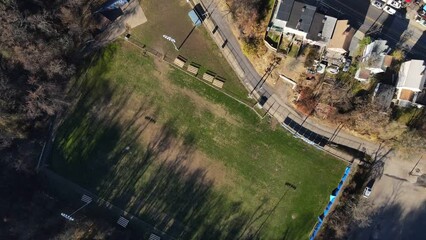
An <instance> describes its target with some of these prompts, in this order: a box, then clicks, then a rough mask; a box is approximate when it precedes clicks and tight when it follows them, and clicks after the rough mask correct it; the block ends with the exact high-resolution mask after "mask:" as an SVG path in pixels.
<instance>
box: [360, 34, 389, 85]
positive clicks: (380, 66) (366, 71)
mask: <svg viewBox="0 0 426 240" xmlns="http://www.w3.org/2000/svg"><path fill="white" fill-rule="evenodd" d="M389 51H390V48H389V46H388V45H387V41H386V40H376V41H374V42H372V43H370V44H368V45H367V46H366V47H365V49H364V52H363V54H362V57H361V63H360V68H359V69H358V70H357V71H356V73H355V79H357V80H359V81H361V82H364V81H367V80H368V79H369V78H370V76H372V75H374V74H378V73H383V72H385V71H386V69H387V68H388V67H389V66H390V65H391V64H392V56H390V55H387V53H389Z"/></svg>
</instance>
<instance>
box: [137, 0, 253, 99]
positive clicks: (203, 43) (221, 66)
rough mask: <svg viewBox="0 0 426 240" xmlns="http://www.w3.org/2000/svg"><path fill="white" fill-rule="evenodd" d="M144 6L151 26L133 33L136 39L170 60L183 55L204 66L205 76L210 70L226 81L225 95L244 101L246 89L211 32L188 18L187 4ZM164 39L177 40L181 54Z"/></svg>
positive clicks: (146, 1) (145, 0)
mask: <svg viewBox="0 0 426 240" xmlns="http://www.w3.org/2000/svg"><path fill="white" fill-rule="evenodd" d="M141 6H142V8H143V10H144V12H145V14H146V17H147V19H148V22H146V23H144V24H142V25H141V26H139V27H137V28H135V29H133V30H132V39H135V40H137V41H138V42H140V43H142V44H146V45H147V46H149V47H151V48H154V49H155V50H157V51H159V52H161V53H163V54H166V55H167V56H168V57H170V58H175V57H176V56H178V55H181V56H183V57H185V58H187V59H188V62H190V63H191V62H194V63H196V64H199V65H201V68H200V73H201V74H202V73H203V72H205V71H206V70H210V71H212V72H214V73H216V74H217V75H219V76H221V77H223V78H225V79H226V82H225V85H224V90H225V91H227V92H229V93H232V94H233V95H236V96H238V97H240V98H246V97H247V91H246V89H245V88H244V87H243V86H242V85H241V83H240V80H239V79H238V77H237V76H236V75H235V73H234V71H233V70H232V68H231V67H230V66H229V64H228V62H227V61H226V59H225V58H224V57H223V56H222V54H221V52H220V50H219V48H218V46H217V45H216V43H215V42H214V41H213V40H212V39H211V38H210V35H209V33H208V32H207V30H206V29H205V28H204V27H203V26H199V27H196V28H194V25H193V23H192V21H191V20H190V18H189V16H188V12H189V11H190V10H191V8H190V5H189V4H188V3H187V2H186V0H173V1H170V0H156V1H152V0H142V1H141ZM163 35H168V36H171V37H173V38H174V39H175V40H176V46H177V47H179V46H180V50H179V51H176V50H175V48H174V46H173V44H172V43H171V42H169V41H167V40H166V39H164V38H163ZM186 38H187V39H186ZM185 39H186V40H185Z"/></svg>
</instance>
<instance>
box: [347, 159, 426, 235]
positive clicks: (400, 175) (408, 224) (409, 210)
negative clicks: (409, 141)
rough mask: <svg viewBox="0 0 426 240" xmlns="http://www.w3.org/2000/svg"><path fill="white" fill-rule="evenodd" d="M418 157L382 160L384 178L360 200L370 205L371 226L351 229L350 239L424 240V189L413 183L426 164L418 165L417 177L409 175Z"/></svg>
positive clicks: (425, 208) (425, 224) (425, 199)
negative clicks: (365, 197)
mask: <svg viewBox="0 0 426 240" xmlns="http://www.w3.org/2000/svg"><path fill="white" fill-rule="evenodd" d="M413 155H414V154H413ZM418 157H419V156H410V159H409V160H401V158H400V157H397V156H390V157H389V158H388V159H387V160H385V168H384V172H383V175H381V177H380V178H379V179H378V180H376V183H375V184H374V186H373V191H372V193H371V195H370V197H369V198H368V199H362V200H361V201H363V202H361V204H363V203H364V204H371V205H372V211H370V212H371V215H370V216H371V217H372V223H371V224H370V226H369V227H364V228H361V227H356V226H353V230H352V233H351V234H350V236H349V239H350V240H358V239H362V240H368V239H371V240H373V239H374V240H378V239H379V240H381V239H383V240H385V239H386V240H388V239H401V240H402V239H407V240H416V239H419V240H420V239H425V233H424V231H425V227H426V188H425V187H424V186H419V185H418V184H416V181H417V178H418V175H420V174H422V173H421V172H424V171H425V170H426V166H425V165H426V164H424V163H421V162H420V164H419V165H417V167H416V169H417V168H418V169H419V170H420V172H419V173H418V174H417V176H413V175H410V174H409V172H410V171H411V170H412V169H413V167H414V166H415V164H416V162H417V159H418ZM424 161H425V162H426V159H425V160H424ZM414 172H415V171H414Z"/></svg>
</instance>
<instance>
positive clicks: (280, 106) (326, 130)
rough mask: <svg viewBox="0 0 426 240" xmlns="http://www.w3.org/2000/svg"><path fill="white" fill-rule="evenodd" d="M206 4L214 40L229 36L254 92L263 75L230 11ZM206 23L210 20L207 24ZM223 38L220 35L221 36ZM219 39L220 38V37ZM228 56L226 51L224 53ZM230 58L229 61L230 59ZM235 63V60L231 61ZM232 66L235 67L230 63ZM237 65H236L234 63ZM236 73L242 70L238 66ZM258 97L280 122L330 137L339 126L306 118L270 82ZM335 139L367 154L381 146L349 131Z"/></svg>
mask: <svg viewBox="0 0 426 240" xmlns="http://www.w3.org/2000/svg"><path fill="white" fill-rule="evenodd" d="M193 2H194V3H195V4H197V3H198V2H199V0H194V1H193ZM201 2H202V4H203V5H204V6H205V8H206V9H207V11H208V12H209V13H210V20H213V21H214V23H215V24H214V25H215V26H217V27H218V30H217V31H216V32H215V33H214V34H213V39H215V41H218V38H215V35H216V34H220V35H221V36H222V37H223V39H226V42H227V43H226V45H227V46H228V47H229V48H230V49H231V53H230V54H232V55H233V56H234V57H235V59H237V60H238V61H237V62H238V63H237V64H238V68H241V69H242V70H243V72H244V74H243V76H240V77H241V79H242V81H243V83H244V85H245V87H246V88H247V89H248V90H249V91H251V90H252V89H253V88H254V87H255V86H256V85H258V83H259V81H260V80H261V78H262V77H261V76H260V75H259V74H258V73H257V72H256V70H255V69H254V67H253V66H252V65H251V63H250V61H249V60H248V59H247V58H246V56H245V55H244V54H243V52H242V50H241V48H240V47H239V43H238V41H237V39H236V37H235V36H234V34H233V32H232V31H231V29H230V27H229V25H230V23H229V22H228V20H229V19H228V17H227V16H229V14H227V12H223V11H220V10H219V8H218V7H217V0H203V1H201ZM206 24H207V23H206ZM220 39H221V38H220ZM220 39H219V40H220ZM217 44H218V45H219V46H222V45H223V42H217ZM224 55H225V57H227V54H224ZM228 61H230V60H229V59H228ZM231 62H232V61H231ZM231 66H233V65H232V64H231ZM233 67H234V68H235V66H233ZM236 72H240V71H239V70H238V69H236ZM254 95H255V96H256V97H259V96H267V97H268V102H267V103H266V104H265V106H264V107H266V108H271V111H273V112H274V113H273V114H272V115H273V116H274V117H275V118H277V119H278V121H279V122H283V121H284V119H285V118H286V117H291V119H293V120H294V121H295V122H297V123H299V124H301V123H302V124H303V127H305V128H307V129H309V130H311V131H312V132H315V133H317V134H320V135H323V136H326V137H328V138H331V137H334V136H336V135H337V134H336V126H334V127H333V126H325V125H321V124H318V123H317V122H314V121H313V120H312V119H310V118H309V119H307V120H305V117H304V116H301V115H299V114H298V113H296V112H295V111H294V110H293V109H292V108H291V107H290V106H288V105H287V104H286V103H285V102H283V101H282V100H280V99H279V98H277V97H274V96H275V94H274V89H272V88H271V87H269V86H267V84H265V85H263V87H262V88H256V91H255V92H254ZM333 142H336V143H338V144H342V145H345V146H348V147H351V148H355V149H360V150H362V151H365V152H367V153H368V154H374V153H375V152H376V151H377V149H378V145H377V144H375V143H372V142H368V141H365V140H364V139H361V138H358V137H355V136H353V135H352V134H350V133H347V132H345V131H342V130H339V131H338V136H337V137H334V138H333Z"/></svg>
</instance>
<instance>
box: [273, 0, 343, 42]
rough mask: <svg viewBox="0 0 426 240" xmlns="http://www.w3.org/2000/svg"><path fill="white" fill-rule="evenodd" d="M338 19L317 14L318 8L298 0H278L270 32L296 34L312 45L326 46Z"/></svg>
mask: <svg viewBox="0 0 426 240" xmlns="http://www.w3.org/2000/svg"><path fill="white" fill-rule="evenodd" d="M336 21H337V19H336V18H334V17H331V16H326V15H324V14H321V13H318V12H317V7H315V6H312V5H309V4H306V3H303V2H301V1H296V0H277V5H276V7H275V11H274V14H273V16H272V19H271V22H270V23H269V27H268V31H270V30H272V31H275V32H279V33H281V34H282V33H284V34H286V35H290V34H294V35H295V36H296V37H297V38H299V39H301V40H303V41H308V43H310V44H316V45H325V44H326V43H327V42H328V41H329V40H330V38H331V36H332V34H333V31H334V27H335V25H336Z"/></svg>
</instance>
